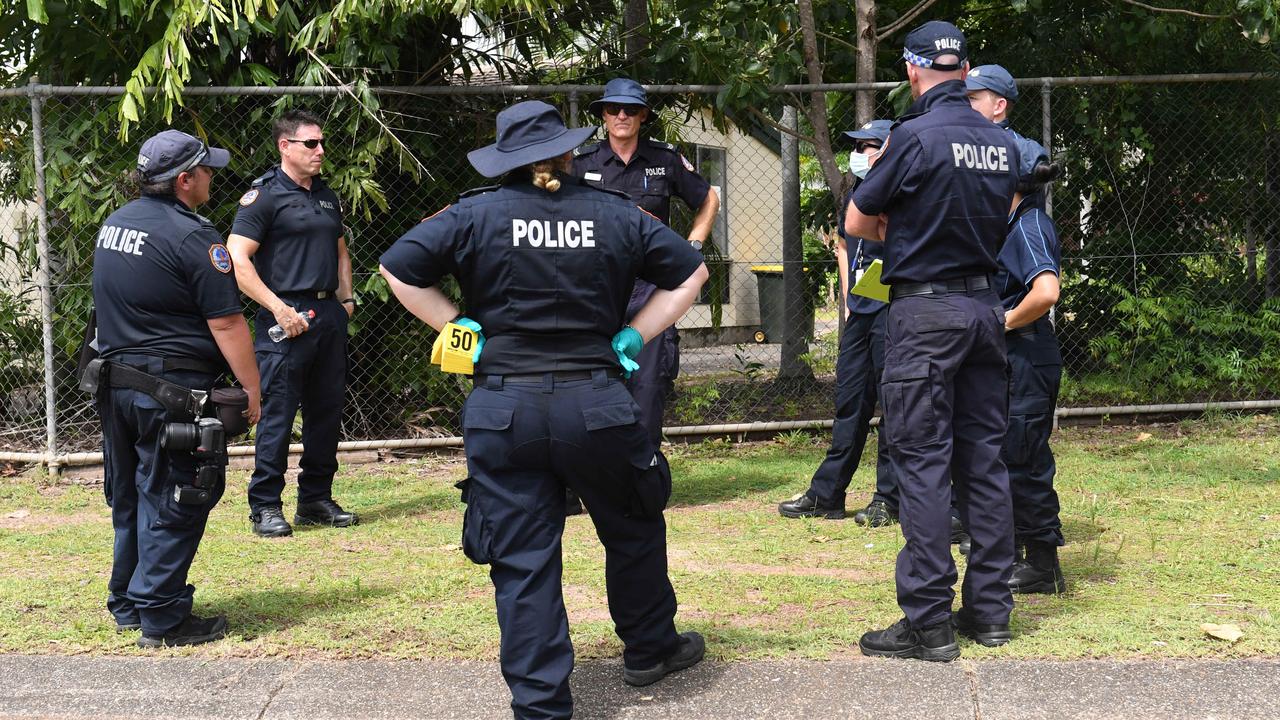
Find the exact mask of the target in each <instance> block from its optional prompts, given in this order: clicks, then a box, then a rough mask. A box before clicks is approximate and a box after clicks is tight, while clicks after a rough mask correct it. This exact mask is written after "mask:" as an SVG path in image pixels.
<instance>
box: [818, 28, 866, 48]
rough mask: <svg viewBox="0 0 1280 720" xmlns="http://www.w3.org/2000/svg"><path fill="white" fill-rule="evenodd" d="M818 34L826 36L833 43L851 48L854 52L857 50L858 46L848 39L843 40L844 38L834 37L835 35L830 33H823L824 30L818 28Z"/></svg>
mask: <svg viewBox="0 0 1280 720" xmlns="http://www.w3.org/2000/svg"><path fill="white" fill-rule="evenodd" d="M818 35H819V36H820V37H823V38H826V39H827V40H830V41H831V42H834V43H840V44H841V45H843V46H845V47H847V48H849V49H850V50H852V51H854V52H857V51H858V46H857V45H854V44H853V43H851V42H849V41H848V40H845V39H844V38H841V37H836V36H835V35H832V34H830V33H824V32H822V31H821V30H819V31H818Z"/></svg>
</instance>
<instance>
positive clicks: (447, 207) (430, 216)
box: [422, 203, 453, 222]
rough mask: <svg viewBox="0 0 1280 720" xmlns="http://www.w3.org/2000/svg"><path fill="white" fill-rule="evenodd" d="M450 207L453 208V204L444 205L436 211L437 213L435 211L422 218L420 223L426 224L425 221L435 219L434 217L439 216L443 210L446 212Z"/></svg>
mask: <svg viewBox="0 0 1280 720" xmlns="http://www.w3.org/2000/svg"><path fill="white" fill-rule="evenodd" d="M451 207H453V203H449V204H448V205H445V206H444V207H442V208H440V209H439V210H437V211H435V212H433V213H431V214H430V215H428V216H426V217H424V218H422V222H426V221H428V220H430V219H431V218H433V217H435V216H437V215H439V214H440V213H442V212H444V211H445V210H448V209H449V208H451Z"/></svg>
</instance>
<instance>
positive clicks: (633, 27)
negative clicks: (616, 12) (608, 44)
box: [622, 0, 649, 65]
mask: <svg viewBox="0 0 1280 720" xmlns="http://www.w3.org/2000/svg"><path fill="white" fill-rule="evenodd" d="M622 31H623V37H624V38H625V41H626V53H627V64H628V65H634V64H636V63H638V62H640V57H641V56H642V55H644V54H645V52H647V51H648V50H649V0H627V4H626V8H625V9H624V10H623V11H622Z"/></svg>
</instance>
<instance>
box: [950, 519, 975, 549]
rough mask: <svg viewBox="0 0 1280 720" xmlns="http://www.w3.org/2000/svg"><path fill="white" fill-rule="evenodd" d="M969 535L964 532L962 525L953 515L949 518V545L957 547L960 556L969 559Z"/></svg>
mask: <svg viewBox="0 0 1280 720" xmlns="http://www.w3.org/2000/svg"><path fill="white" fill-rule="evenodd" d="M970 542H971V541H970V539H969V533H967V532H965V529H964V523H962V522H960V518H958V517H956V516H955V515H952V516H951V544H952V545H959V546H960V547H959V550H960V554H961V555H964V556H965V557H969V545H970Z"/></svg>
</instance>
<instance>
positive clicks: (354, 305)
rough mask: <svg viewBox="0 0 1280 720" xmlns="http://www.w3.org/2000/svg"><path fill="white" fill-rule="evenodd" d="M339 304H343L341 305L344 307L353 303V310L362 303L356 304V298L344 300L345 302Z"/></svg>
mask: <svg viewBox="0 0 1280 720" xmlns="http://www.w3.org/2000/svg"><path fill="white" fill-rule="evenodd" d="M338 302H339V303H341V304H343V305H346V304H347V303H351V307H352V308H355V307H357V306H358V305H359V304H360V303H358V302H356V299H355V298H354V297H349V298H345V299H343V300H339V301H338Z"/></svg>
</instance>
